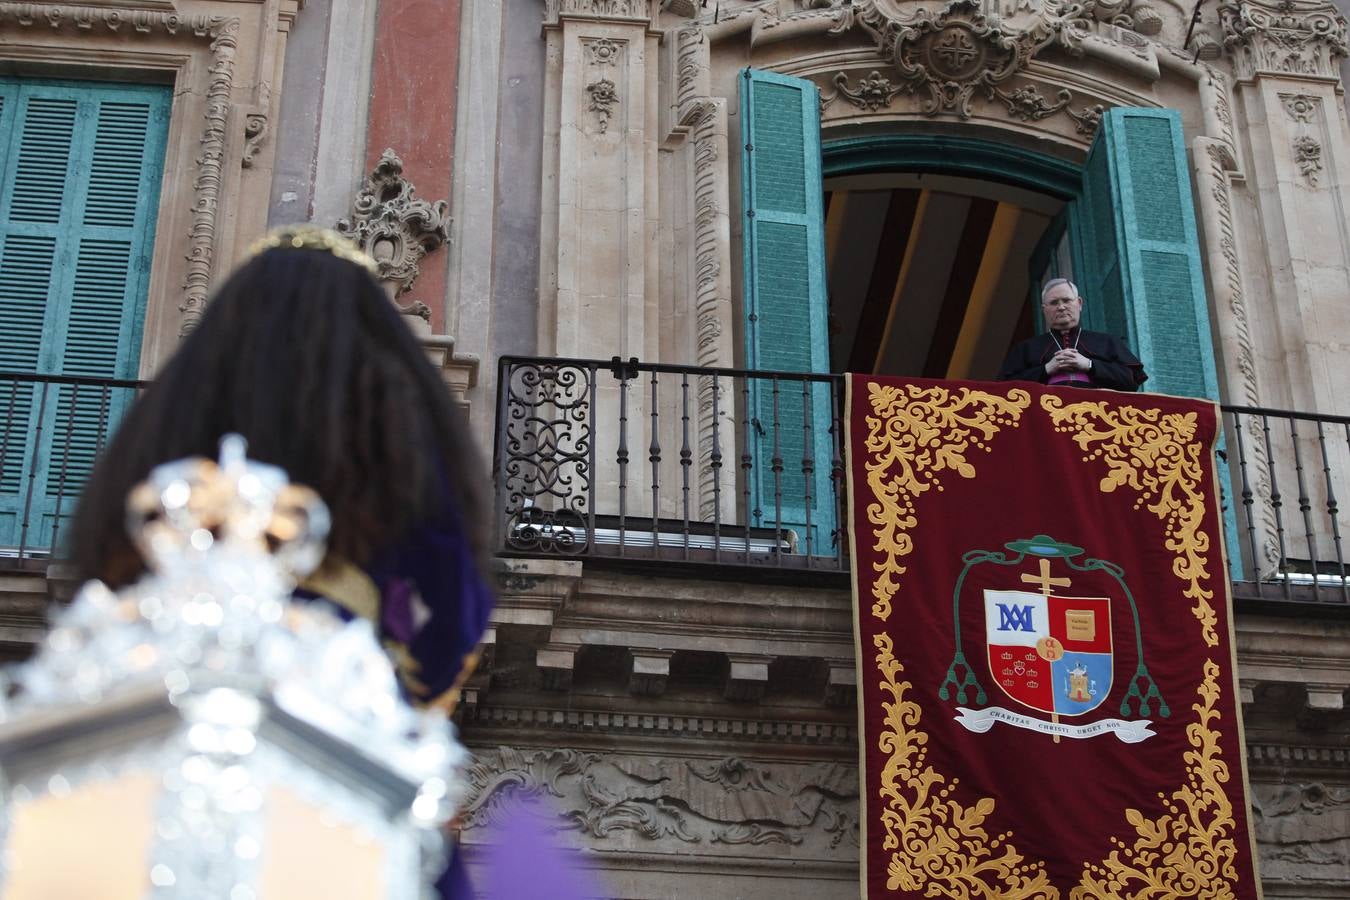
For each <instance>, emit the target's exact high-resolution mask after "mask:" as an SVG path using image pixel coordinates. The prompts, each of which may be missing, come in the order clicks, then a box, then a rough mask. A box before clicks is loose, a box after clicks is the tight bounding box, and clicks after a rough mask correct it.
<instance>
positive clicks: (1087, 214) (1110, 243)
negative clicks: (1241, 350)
mask: <svg viewBox="0 0 1350 900" xmlns="http://www.w3.org/2000/svg"><path fill="white" fill-rule="evenodd" d="M1077 206H1078V209H1079V210H1080V212H1081V215H1080V216H1079V221H1078V222H1077V235H1078V239H1079V241H1080V250H1081V252H1082V255H1083V258H1084V260H1085V262H1086V264H1087V267H1088V269H1089V271H1091V272H1092V280H1091V281H1090V282H1088V284H1089V287H1088V288H1085V291H1084V292H1085V293H1086V294H1087V296H1088V298H1089V301H1092V300H1097V301H1098V303H1099V304H1100V305H1101V307H1102V312H1103V314H1104V318H1105V322H1106V327H1105V330H1107V331H1110V332H1111V333H1113V334H1117V335H1123V336H1124V337H1125V338H1126V340H1127V341H1128V342H1129V343H1130V346H1131V347H1133V348H1134V350H1135V352H1136V353H1137V354H1138V355H1139V358H1140V359H1141V360H1143V362H1144V368H1145V369H1146V370H1147V371H1148V374H1149V378H1148V382H1147V383H1145V385H1144V389H1145V390H1149V391H1154V392H1156V393H1159V394H1175V395H1180V396H1190V397H1207V398H1209V399H1211V400H1218V399H1219V378H1218V373H1217V371H1216V368H1215V362H1214V345H1213V341H1212V336H1211V335H1212V333H1211V331H1210V323H1209V303H1208V300H1207V299H1206V295H1205V279H1204V270H1203V268H1202V267H1201V262H1200V243H1199V240H1198V239H1197V237H1196V225H1195V206H1194V203H1193V202H1192V200H1191V179H1190V174H1189V169H1188V167H1187V164H1186V144H1185V138H1184V136H1183V134H1182V130H1181V115H1180V114H1179V113H1178V112H1177V111H1176V110H1171V109H1139V108H1131V107H1118V108H1116V109H1111V110H1108V111H1107V113H1106V114H1105V115H1104V116H1103V117H1102V123H1101V128H1100V129H1099V130H1098V132H1097V137H1096V140H1095V141H1094V143H1093V145H1092V149H1091V151H1090V152H1089V154H1088V160H1087V166H1086V168H1085V170H1084V173H1083V194H1082V196H1081V197H1080V199H1079V200H1078V201H1077ZM1089 327H1091V326H1089ZM1219 448H1220V449H1222V448H1223V441H1222V437H1221V438H1220V442H1219ZM1219 473H1220V483H1221V484H1223V485H1225V486H1227V485H1231V484H1232V480H1231V479H1230V478H1229V475H1228V465H1227V463H1226V462H1224V461H1223V460H1222V459H1220V461H1219ZM1228 494H1229V497H1228V499H1227V500H1226V501H1225V503H1226V508H1225V510H1224V531H1225V537H1226V540H1227V542H1228V546H1229V547H1231V548H1236V547H1238V546H1239V544H1238V542H1237V534H1238V532H1237V514H1236V510H1235V508H1234V505H1233V503H1232V500H1231V491H1229V492H1228ZM1229 565H1230V568H1231V570H1232V573H1233V577H1235V578H1238V577H1240V576H1241V557H1240V554H1238V553H1236V552H1233V553H1232V554H1231V555H1230V557H1229Z"/></svg>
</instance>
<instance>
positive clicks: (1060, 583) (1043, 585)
mask: <svg viewBox="0 0 1350 900" xmlns="http://www.w3.org/2000/svg"><path fill="white" fill-rule="evenodd" d="M1022 580H1023V581H1025V582H1028V583H1030V584H1035V585H1039V586H1040V589H1041V593H1042V594H1044V595H1045V596H1047V597H1049V596H1050V588H1051V586H1054V587H1068V586H1069V584H1070V583H1071V582H1070V581H1069V579H1067V578H1051V577H1050V560H1048V559H1042V560H1041V573H1040V574H1039V575H1032V574H1031V573H1029V572H1023V573H1022Z"/></svg>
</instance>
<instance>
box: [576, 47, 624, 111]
mask: <svg viewBox="0 0 1350 900" xmlns="http://www.w3.org/2000/svg"><path fill="white" fill-rule="evenodd" d="M627 46H628V42H627V41H622V40H614V39H612V38H582V39H581V51H582V55H583V56H584V57H585V62H586V69H587V75H586V78H587V83H586V87H585V91H586V101H587V105H586V109H587V111H588V112H589V113H590V114H591V123H592V127H593V128H594V129H595V130H596V131H597V132H600V133H601V134H603V133H605V132H607V131H609V123H610V120H611V119H612V118H613V116H614V114H615V112H616V111H617V109H618V106H619V102H620V98H619V88H618V85H617V84H615V79H616V78H617V79H619V80H620V81H622V80H623V62H624V54H625V52H626V50H627ZM611 76H612V77H611Z"/></svg>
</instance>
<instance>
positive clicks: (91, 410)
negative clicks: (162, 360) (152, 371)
mask: <svg viewBox="0 0 1350 900" xmlns="http://www.w3.org/2000/svg"><path fill="white" fill-rule="evenodd" d="M143 386H144V383H143V382H138V381H122V380H116V379H110V378H83V377H75V376H62V375H31V374H26V373H21V372H0V566H14V565H18V566H20V567H22V566H24V565H26V564H31V563H38V564H45V563H46V561H48V560H51V559H53V558H59V557H60V556H61V555H62V551H63V539H64V538H65V537H66V536H67V535H68V533H69V527H68V526H69V524H70V520H71V517H72V516H74V514H75V507H76V504H77V501H78V499H79V494H80V490H81V489H82V488H83V487H84V482H85V479H87V478H88V477H89V472H90V470H91V469H92V468H93V466H94V461H95V459H96V458H97V457H98V454H99V452H100V451H101V450H102V449H103V447H104V446H105V445H106V444H107V441H108V438H109V436H110V435H111V434H112V432H113V430H114V429H115V428H116V426H117V423H118V421H119V420H120V419H121V416H122V414H123V413H124V412H125V411H126V409H127V407H128V406H130V404H131V401H132V400H134V399H135V396H136V394H137V392H138V391H139V390H140V388H142V387H143Z"/></svg>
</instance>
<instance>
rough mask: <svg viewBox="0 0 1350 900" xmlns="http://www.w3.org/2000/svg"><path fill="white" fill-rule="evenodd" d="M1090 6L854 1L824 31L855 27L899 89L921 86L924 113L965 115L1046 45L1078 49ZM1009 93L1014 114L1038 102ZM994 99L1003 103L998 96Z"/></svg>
mask: <svg viewBox="0 0 1350 900" xmlns="http://www.w3.org/2000/svg"><path fill="white" fill-rule="evenodd" d="M1090 6H1091V4H1082V3H1078V2H1071V0H1044V2H1038V3H1034V4H1033V3H1025V4H1018V5H1017V6H1016V7H1013V8H1012V9H1013V13H1012V15H1010V16H1007V17H999V16H993V15H986V14H985V13H984V12H982V4H980V3H979V2H977V0H949V2H948V3H947V4H946V5H945V6H943V7H942V8H941V9H940V10H939V11H937V12H934V11H933V9H930V8H928V7H927V5H923V6H918V5H915V4H901V3H898V2H896V0H861V2H858V3H855V4H853V5H851V6H849V7H848V8H847V9H845V10H843V11H842V14H841V18H840V21H839V24H838V25H837V26H835V27H834V28H833V29H831V32H832V33H835V34H839V33H842V32H844V31H847V30H849V29H851V28H853V27H855V26H857V27H859V28H861V29H862V30H863V31H865V32H867V33H868V34H869V35H871V36H872V37H873V39H874V40H875V41H876V43H877V49H878V50H879V51H880V52H881V54H882V56H884V57H886V58H887V59H889V60H890V61H891V63H892V64H893V65H894V66H895V71H896V73H897V74H898V75H899V76H900V85H899V89H900V90H903V91H905V92H906V93H925V92H926V93H927V101H926V102H925V104H924V106H923V112H924V113H925V114H926V115H929V116H936V115H939V114H941V113H948V112H950V113H955V114H956V115H958V116H960V117H961V118H962V119H968V118H970V115H971V110H970V101H971V99H972V97H974V96H975V94H976V92H977V91H978V92H981V93H983V94H985V95H986V96H988V97H989V98H990V99H994V98H995V97H996V96H998V95H997V94H996V93H995V91H996V88H997V86H999V85H1002V84H1003V83H1004V82H1006V81H1008V79H1010V78H1012V77H1013V76H1014V75H1015V74H1017V73H1018V72H1019V71H1021V70H1022V69H1024V68H1025V67H1026V65H1027V63H1028V62H1030V61H1031V58H1032V57H1033V56H1034V55H1035V54H1036V53H1037V52H1039V51H1040V50H1042V49H1043V48H1045V47H1046V46H1048V45H1050V44H1051V43H1056V42H1058V43H1060V44H1062V45H1064V46H1065V47H1067V48H1068V49H1069V50H1070V51H1077V50H1078V49H1079V48H1080V46H1081V41H1082V38H1083V37H1084V36H1085V35H1086V34H1088V33H1089V31H1090V27H1091V26H1090V24H1089V22H1088V19H1089V15H1088V13H1087V11H1086V10H1087V9H1088V8H1089V7H1090ZM1122 8H1123V6H1122ZM1139 40H1141V41H1142V38H1140V39H1139ZM1019 93H1020V96H1017V94H1019ZM1008 96H1017V99H1016V100H1013V101H1012V106H1011V107H1010V108H1011V109H1012V110H1013V111H1014V114H1021V113H1034V111H1035V110H1036V109H1038V108H1039V107H1038V106H1037V104H1036V103H1035V100H1034V98H1033V97H1030V96H1029V95H1028V94H1026V93H1023V92H1014V94H1011V95H1008ZM999 99H1001V100H1003V101H1004V103H1005V104H1007V103H1008V102H1009V101H1008V97H1005V96H999Z"/></svg>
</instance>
